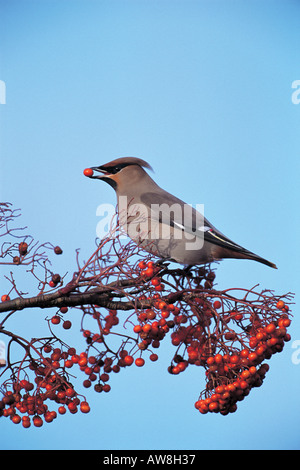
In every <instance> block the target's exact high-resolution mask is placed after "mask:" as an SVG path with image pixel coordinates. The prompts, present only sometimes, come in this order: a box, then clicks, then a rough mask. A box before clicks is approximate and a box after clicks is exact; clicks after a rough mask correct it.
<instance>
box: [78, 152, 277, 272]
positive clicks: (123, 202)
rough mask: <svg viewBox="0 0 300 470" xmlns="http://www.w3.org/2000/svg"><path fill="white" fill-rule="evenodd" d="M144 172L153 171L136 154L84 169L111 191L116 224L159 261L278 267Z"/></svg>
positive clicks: (191, 264)
mask: <svg viewBox="0 0 300 470" xmlns="http://www.w3.org/2000/svg"><path fill="white" fill-rule="evenodd" d="M147 170H149V171H153V169H152V167H151V165H150V164H149V163H147V162H146V161H145V160H142V159H141V158H136V157H120V158H117V159H115V160H112V161H110V162H108V163H105V164H102V165H100V166H93V167H90V168H89V171H88V172H86V173H85V174H86V176H88V177H89V178H93V179H99V180H101V181H104V182H106V183H108V184H109V185H110V186H111V187H112V188H113V189H114V190H115V192H116V195H117V208H118V215H119V219H120V224H121V226H122V227H123V228H124V230H125V232H126V233H127V235H128V236H129V237H130V238H131V239H132V240H133V241H134V242H135V243H136V244H137V245H138V246H140V247H141V248H142V249H144V250H145V251H146V252H148V253H152V254H153V255H154V256H156V257H158V258H160V259H161V260H168V261H173V262H176V263H178V264H181V265H185V266H194V265H203V264H208V263H212V262H214V261H220V260H223V259H226V258H231V259H247V260H254V261H257V262H259V263H262V264H264V265H266V266H269V267H272V268H275V269H277V266H276V265H275V264H274V263H272V262H270V261H268V260H267V259H264V258H262V257H261V256H259V255H257V254H255V253H253V252H252V251H249V250H247V249H246V248H244V247H242V246H241V245H238V244H237V243H235V242H233V241H232V240H231V239H229V238H228V237H226V236H225V235H223V233H221V232H220V231H219V230H218V229H216V228H215V227H214V226H213V225H212V224H211V223H210V222H209V221H208V220H207V219H206V217H204V215H203V214H202V212H200V211H199V210H197V209H195V208H194V207H192V206H191V205H189V204H186V203H185V202H184V201H182V200H181V199H179V198H178V197H176V196H173V195H172V194H170V193H169V192H167V191H165V190H164V189H162V188H161V187H160V186H158V185H157V184H156V182H155V181H154V180H153V179H152V178H151V176H150V175H149V173H148V171H147Z"/></svg>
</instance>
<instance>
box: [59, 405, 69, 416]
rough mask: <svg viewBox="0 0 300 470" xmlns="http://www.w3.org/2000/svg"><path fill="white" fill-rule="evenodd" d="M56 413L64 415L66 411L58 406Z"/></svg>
mask: <svg viewBox="0 0 300 470" xmlns="http://www.w3.org/2000/svg"><path fill="white" fill-rule="evenodd" d="M57 411H58V412H59V414H61V415H64V414H65V413H66V411H67V410H66V408H65V407H64V406H60V407H59V408H58V410H57Z"/></svg>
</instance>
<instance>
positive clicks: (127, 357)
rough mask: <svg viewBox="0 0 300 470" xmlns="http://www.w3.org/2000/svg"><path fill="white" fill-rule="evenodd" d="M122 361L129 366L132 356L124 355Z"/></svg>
mask: <svg viewBox="0 0 300 470" xmlns="http://www.w3.org/2000/svg"><path fill="white" fill-rule="evenodd" d="M124 362H125V364H126V366H131V364H132V363H133V357H132V356H129V355H127V356H125V357H124Z"/></svg>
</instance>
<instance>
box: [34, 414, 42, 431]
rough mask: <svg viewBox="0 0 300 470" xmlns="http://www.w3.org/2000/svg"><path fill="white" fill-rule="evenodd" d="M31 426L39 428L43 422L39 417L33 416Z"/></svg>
mask: <svg viewBox="0 0 300 470" xmlns="http://www.w3.org/2000/svg"><path fill="white" fill-rule="evenodd" d="M33 424H34V426H36V427H37V428H40V427H41V426H43V420H42V418H41V417H40V416H35V417H34V418H33Z"/></svg>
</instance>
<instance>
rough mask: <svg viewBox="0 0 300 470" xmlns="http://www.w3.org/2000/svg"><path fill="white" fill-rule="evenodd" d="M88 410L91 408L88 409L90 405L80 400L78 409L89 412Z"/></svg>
mask: <svg viewBox="0 0 300 470" xmlns="http://www.w3.org/2000/svg"><path fill="white" fill-rule="evenodd" d="M90 410H91V409H90V405H89V404H88V402H87V401H82V402H81V403H80V411H81V412H82V413H89V411H90Z"/></svg>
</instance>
